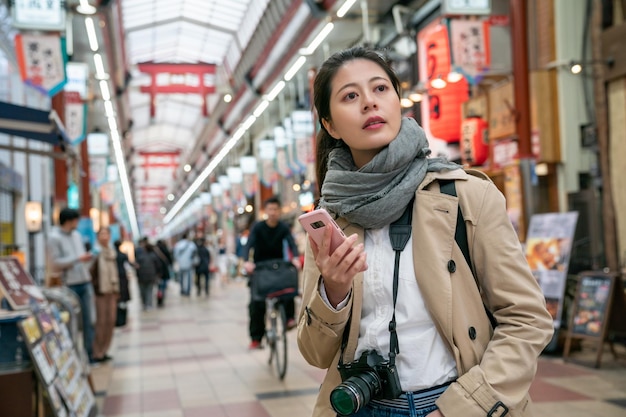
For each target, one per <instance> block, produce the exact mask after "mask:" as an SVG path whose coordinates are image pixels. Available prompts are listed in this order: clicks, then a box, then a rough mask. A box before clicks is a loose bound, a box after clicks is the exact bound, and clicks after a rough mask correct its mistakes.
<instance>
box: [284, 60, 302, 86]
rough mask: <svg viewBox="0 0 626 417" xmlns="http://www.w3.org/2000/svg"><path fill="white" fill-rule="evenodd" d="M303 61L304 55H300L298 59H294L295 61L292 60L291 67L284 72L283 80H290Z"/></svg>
mask: <svg viewBox="0 0 626 417" xmlns="http://www.w3.org/2000/svg"><path fill="white" fill-rule="evenodd" d="M305 62H306V57H305V56H300V57H299V58H298V59H296V62H294V63H293V65H292V66H291V68H289V70H288V71H287V72H286V73H285V81H289V80H291V79H292V78H293V76H294V75H296V73H297V72H298V70H299V69H300V68H302V66H303V65H304V63H305Z"/></svg>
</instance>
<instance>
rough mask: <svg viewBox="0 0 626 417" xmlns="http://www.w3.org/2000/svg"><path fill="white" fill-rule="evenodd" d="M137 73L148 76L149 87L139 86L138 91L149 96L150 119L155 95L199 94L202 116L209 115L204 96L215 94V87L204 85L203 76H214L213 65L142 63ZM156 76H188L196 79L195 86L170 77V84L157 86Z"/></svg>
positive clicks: (154, 111)
mask: <svg viewBox="0 0 626 417" xmlns="http://www.w3.org/2000/svg"><path fill="white" fill-rule="evenodd" d="M137 66H138V68H139V71H141V72H143V73H146V74H150V85H144V86H141V88H140V91H141V92H142V93H146V94H150V117H154V115H155V113H156V110H155V105H154V103H155V100H156V95H157V94H174V93H183V94H200V96H201V97H202V115H203V116H204V117H207V116H208V115H209V113H208V110H207V103H206V96H207V94H210V93H214V92H215V85H206V84H205V83H204V82H205V77H204V76H205V75H206V74H215V64H206V63H199V64H183V63H156V62H151V61H150V62H142V63H140V64H138V65H137ZM158 74H169V75H170V76H172V75H178V76H183V77H184V76H187V75H189V74H191V75H195V76H196V77H198V82H197V84H196V85H187V84H185V83H184V78H183V82H176V81H177V80H176V78H173V77H170V84H168V85H157V83H156V77H157V75H158Z"/></svg>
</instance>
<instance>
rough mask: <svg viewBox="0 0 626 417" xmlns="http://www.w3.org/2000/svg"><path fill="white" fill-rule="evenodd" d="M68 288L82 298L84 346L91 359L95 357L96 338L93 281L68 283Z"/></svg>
mask: <svg viewBox="0 0 626 417" xmlns="http://www.w3.org/2000/svg"><path fill="white" fill-rule="evenodd" d="M68 288H69V289H70V290H72V291H74V293H75V294H76V295H77V296H78V299H79V300H80V311H81V317H82V322H83V323H82V331H83V345H84V346H83V347H84V348H85V350H86V351H87V356H88V357H89V360H92V359H93V356H92V355H93V351H92V349H93V338H94V328H93V323H94V318H95V317H92V314H91V312H92V309H93V308H94V294H93V286H92V285H91V282H85V283H83V284H75V285H68Z"/></svg>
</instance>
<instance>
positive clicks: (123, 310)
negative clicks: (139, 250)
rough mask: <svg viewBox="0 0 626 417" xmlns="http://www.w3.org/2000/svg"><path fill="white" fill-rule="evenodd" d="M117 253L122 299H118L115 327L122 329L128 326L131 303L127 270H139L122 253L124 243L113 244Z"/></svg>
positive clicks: (117, 241) (116, 242) (119, 241)
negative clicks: (127, 317) (127, 320)
mask: <svg viewBox="0 0 626 417" xmlns="http://www.w3.org/2000/svg"><path fill="white" fill-rule="evenodd" d="M113 246H114V247H115V253H116V259H115V260H116V262H117V275H118V276H119V279H120V297H119V298H118V299H117V313H116V319H115V325H116V326H118V327H120V326H124V325H126V316H127V313H128V304H127V303H128V302H129V301H130V288H129V285H128V273H127V272H126V268H135V269H136V268H137V267H138V265H137V264H136V263H131V262H130V259H129V258H128V255H126V254H125V253H124V252H122V249H121V246H122V241H121V240H116V241H115V242H113Z"/></svg>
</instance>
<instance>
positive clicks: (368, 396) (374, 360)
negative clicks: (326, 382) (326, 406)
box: [330, 350, 402, 416]
mask: <svg viewBox="0 0 626 417" xmlns="http://www.w3.org/2000/svg"><path fill="white" fill-rule="evenodd" d="M337 369H338V370H339V374H340V375H341V380H342V381H343V382H342V383H341V384H339V385H338V386H337V387H336V388H335V389H334V390H333V391H332V392H331V393H330V404H331V405H332V407H333V409H334V410H335V411H336V412H337V414H338V415H340V416H349V415H352V414H355V413H357V412H358V411H359V410H360V409H361V408H363V407H365V406H366V405H367V403H369V402H370V400H372V399H387V400H392V399H395V398H398V397H399V396H400V394H402V388H401V387H400V378H399V377H398V370H397V369H396V367H395V365H392V364H390V363H389V361H388V360H385V359H384V358H383V357H382V356H380V355H379V354H378V353H377V352H375V351H373V350H368V351H365V352H363V354H362V355H361V357H360V358H359V359H358V360H356V361H354V362H351V363H347V364H342V363H340V364H339V365H338V366H337Z"/></svg>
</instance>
